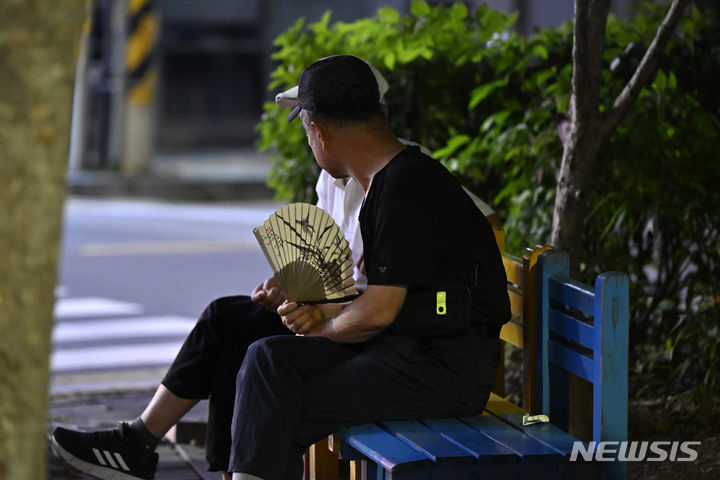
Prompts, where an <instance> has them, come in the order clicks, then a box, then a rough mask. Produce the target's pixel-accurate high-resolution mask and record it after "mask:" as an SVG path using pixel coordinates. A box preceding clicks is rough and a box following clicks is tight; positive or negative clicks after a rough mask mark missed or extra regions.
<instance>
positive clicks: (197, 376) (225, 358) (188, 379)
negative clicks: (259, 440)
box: [162, 296, 292, 471]
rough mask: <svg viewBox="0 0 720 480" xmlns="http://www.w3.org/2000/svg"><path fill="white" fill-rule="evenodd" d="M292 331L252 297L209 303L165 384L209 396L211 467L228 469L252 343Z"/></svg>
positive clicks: (191, 394) (189, 393)
mask: <svg viewBox="0 0 720 480" xmlns="http://www.w3.org/2000/svg"><path fill="white" fill-rule="evenodd" d="M286 334H292V332H291V331H290V330H288V329H287V328H285V326H284V325H283V324H282V321H281V320H280V317H279V316H278V315H277V314H275V313H274V312H271V311H269V310H267V309H265V308H264V307H262V306H260V305H258V304H256V303H253V302H252V301H251V300H250V298H249V297H246V296H236V297H224V298H220V299H217V300H215V301H214V302H212V303H211V304H210V305H208V306H207V308H205V310H204V311H203V313H202V315H200V318H199V319H198V322H197V324H196V325H195V327H194V328H193V330H192V331H191V332H190V334H189V335H188V337H187V338H186V339H185V343H184V344H183V346H182V348H181V349H180V352H179V353H178V354H177V356H176V357H175V360H174V361H173V363H172V365H171V366H170V369H169V370H168V372H167V374H166V375H165V378H164V379H163V381H162V384H163V385H165V387H167V388H168V390H170V391H171V392H172V393H174V394H175V395H177V396H178V397H181V398H189V399H205V398H210V405H209V412H208V429H207V449H206V452H207V453H206V455H207V460H208V463H209V465H210V470H211V471H227V468H228V458H229V455H230V426H231V420H232V415H233V403H234V400H235V379H236V376H237V372H238V370H239V369H240V366H241V365H242V362H243V359H244V358H245V352H246V351H247V348H248V346H249V345H250V344H252V343H253V342H254V341H256V340H259V339H261V338H265V337H268V336H273V335H286Z"/></svg>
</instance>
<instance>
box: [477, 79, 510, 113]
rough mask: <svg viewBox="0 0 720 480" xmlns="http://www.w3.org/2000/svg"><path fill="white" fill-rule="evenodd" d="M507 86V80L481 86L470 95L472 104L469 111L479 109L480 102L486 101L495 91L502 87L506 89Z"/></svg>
mask: <svg viewBox="0 0 720 480" xmlns="http://www.w3.org/2000/svg"><path fill="white" fill-rule="evenodd" d="M505 85H507V80H505V79H500V80H495V81H494V82H490V83H486V84H485V85H481V86H479V87H477V88H476V89H474V90H473V91H472V92H471V93H470V103H469V104H468V109H469V110H472V109H474V108H475V107H477V106H478V105H479V104H480V102H482V101H483V100H485V99H486V98H487V97H488V96H489V95H490V94H491V93H493V92H494V91H495V90H497V89H498V88H500V87H504V86H505Z"/></svg>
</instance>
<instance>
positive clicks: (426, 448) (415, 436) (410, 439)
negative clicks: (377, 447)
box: [380, 420, 471, 461]
mask: <svg viewBox="0 0 720 480" xmlns="http://www.w3.org/2000/svg"><path fill="white" fill-rule="evenodd" d="M380 426H381V427H382V428H384V429H385V430H386V431H388V432H389V433H391V434H392V435H394V436H395V437H397V438H399V439H400V440H402V441H404V442H405V443H407V444H408V445H410V446H411V447H412V448H415V449H417V450H420V452H422V453H423V454H425V455H428V456H430V457H431V458H432V460H433V461H437V460H438V458H454V457H470V456H471V455H470V452H468V451H467V450H464V449H462V448H460V447H459V446H457V445H456V444H454V443H452V442H450V441H449V440H448V439H446V438H444V437H443V436H442V435H440V434H439V433H438V432H436V431H435V430H432V429H431V428H429V427H428V426H426V425H424V424H422V423H420V422H419V421H414V420H413V421H403V422H398V421H395V422H381V423H380Z"/></svg>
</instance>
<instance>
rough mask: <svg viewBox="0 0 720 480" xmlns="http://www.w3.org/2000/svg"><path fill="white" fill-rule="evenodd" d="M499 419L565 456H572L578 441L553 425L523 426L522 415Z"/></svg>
mask: <svg viewBox="0 0 720 480" xmlns="http://www.w3.org/2000/svg"><path fill="white" fill-rule="evenodd" d="M499 417H500V419H502V420H503V421H505V422H507V423H509V424H511V425H513V426H514V427H515V428H518V429H520V430H522V431H523V432H525V434H527V435H529V436H531V437H533V438H535V439H537V440H539V441H541V442H543V443H544V444H546V445H548V446H550V447H552V448H553V449H555V450H557V451H558V452H560V453H562V454H563V455H565V456H568V455H570V453H571V452H572V449H573V444H574V443H575V442H576V441H578V439H577V438H575V437H573V436H572V435H570V434H569V433H567V432H566V431H564V430H562V429H560V428H558V427H556V426H555V425H553V424H552V423H536V424H533V425H527V426H523V424H522V418H523V416H522V414H519V413H513V414H508V415H499Z"/></svg>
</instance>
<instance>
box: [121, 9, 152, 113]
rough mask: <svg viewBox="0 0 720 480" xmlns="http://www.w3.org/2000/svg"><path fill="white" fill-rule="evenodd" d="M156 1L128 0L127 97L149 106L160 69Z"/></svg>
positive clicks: (131, 100)
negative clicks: (158, 64)
mask: <svg viewBox="0 0 720 480" xmlns="http://www.w3.org/2000/svg"><path fill="white" fill-rule="evenodd" d="M154 6H155V1H154V0H128V31H127V32H128V38H127V44H126V50H125V68H126V71H127V82H128V83H127V89H126V92H127V96H128V100H129V101H130V102H132V103H137V104H140V105H148V104H149V103H150V102H151V101H152V99H153V98H154V93H155V84H156V82H157V71H156V65H155V61H154V54H155V45H156V43H157V36H158V22H157V17H156V14H155V8H154Z"/></svg>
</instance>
